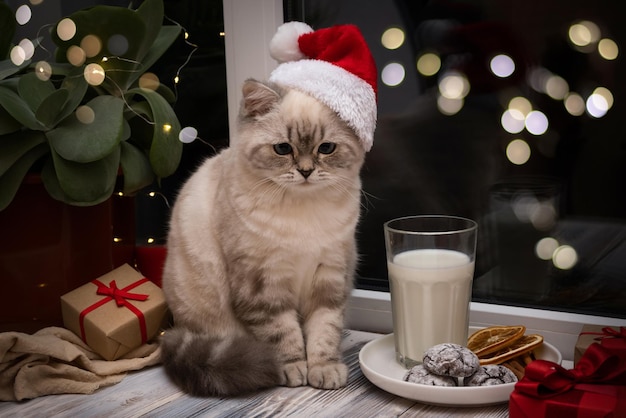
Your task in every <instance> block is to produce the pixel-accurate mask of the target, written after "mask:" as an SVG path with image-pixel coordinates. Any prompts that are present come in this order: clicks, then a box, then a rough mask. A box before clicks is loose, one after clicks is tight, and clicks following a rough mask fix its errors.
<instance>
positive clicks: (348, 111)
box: [269, 22, 377, 151]
mask: <svg viewBox="0 0 626 418" xmlns="http://www.w3.org/2000/svg"><path fill="white" fill-rule="evenodd" d="M269 49H270V55H271V56H272V58H274V59H275V60H277V61H278V62H279V63H280V65H279V66H278V67H277V68H276V69H275V70H274V71H273V72H272V74H271V75H270V78H269V81H271V82H274V83H276V84H280V85H283V86H286V87H290V88H293V89H296V90H299V91H301V92H303V93H306V94H308V95H310V96H312V97H314V98H316V99H317V100H319V101H320V102H322V103H324V104H325V105H326V106H328V107H330V108H331V109H332V110H334V111H335V112H337V114H338V115H339V117H340V118H341V119H343V120H344V121H345V122H346V123H347V124H348V125H349V126H350V127H351V128H352V129H353V130H354V131H355V133H356V134H357V136H358V137H359V139H360V141H361V144H362V146H363V148H364V149H365V151H369V150H370V149H371V148H372V144H373V141H374V130H375V128H376V95H377V87H376V80H377V72H376V64H375V62H374V58H373V57H372V54H371V52H370V50H369V48H368V47H367V44H366V43H365V39H363V35H361V32H360V31H359V29H358V28H357V27H356V26H354V25H339V26H332V27H330V28H325V29H319V30H317V31H314V30H313V29H311V27H310V26H309V25H307V24H306V23H302V22H288V23H285V24H283V25H281V26H280V27H279V28H278V30H277V31H276V34H275V35H274V37H273V38H272V40H271V42H270V46H269Z"/></svg>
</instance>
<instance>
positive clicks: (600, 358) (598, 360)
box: [511, 343, 626, 418]
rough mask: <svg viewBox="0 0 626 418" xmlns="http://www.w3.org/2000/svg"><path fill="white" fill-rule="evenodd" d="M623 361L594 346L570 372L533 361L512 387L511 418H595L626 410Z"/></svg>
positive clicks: (598, 345) (555, 364) (590, 347)
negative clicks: (519, 417) (523, 417)
mask: <svg viewBox="0 0 626 418" xmlns="http://www.w3.org/2000/svg"><path fill="white" fill-rule="evenodd" d="M624 357H626V353H624V355H618V354H616V353H615V352H614V351H611V350H608V349H606V348H605V347H604V346H602V345H600V344H597V343H594V344H591V345H590V346H589V348H588V349H587V350H586V351H585V354H583V356H582V357H581V359H580V360H579V362H578V364H576V367H574V369H572V370H567V369H565V368H563V367H561V366H560V365H558V364H557V363H553V362H551V361H546V360H535V361H533V362H532V363H530V364H529V365H528V366H526V372H525V375H524V378H523V379H522V380H521V381H519V382H518V383H516V385H515V391H514V392H513V394H512V395H511V405H512V407H511V411H512V413H511V416H512V417H513V416H515V417H518V416H528V417H544V416H545V417H570V416H572V417H574V416H575V417H577V418H596V417H606V416H613V415H611V414H612V413H613V412H618V411H624V410H626V386H624V385H626V361H624ZM525 396H527V397H525ZM513 412H514V413H513Z"/></svg>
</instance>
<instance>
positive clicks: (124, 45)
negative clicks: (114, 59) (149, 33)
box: [107, 34, 128, 55]
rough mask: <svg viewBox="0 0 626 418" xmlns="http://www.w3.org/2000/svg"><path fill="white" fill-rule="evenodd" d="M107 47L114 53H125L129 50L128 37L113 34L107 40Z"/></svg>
mask: <svg viewBox="0 0 626 418" xmlns="http://www.w3.org/2000/svg"><path fill="white" fill-rule="evenodd" d="M107 49H108V50H109V52H110V53H111V54H113V55H124V54H125V53H126V51H128V39H126V37H125V36H124V35H119V34H117V35H112V36H111V37H110V38H109V40H108V41H107Z"/></svg>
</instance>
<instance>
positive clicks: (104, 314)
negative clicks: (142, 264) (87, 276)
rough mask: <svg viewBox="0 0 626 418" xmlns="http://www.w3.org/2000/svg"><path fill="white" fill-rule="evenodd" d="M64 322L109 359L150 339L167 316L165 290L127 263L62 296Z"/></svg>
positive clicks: (121, 354) (115, 357)
mask: <svg viewBox="0 0 626 418" xmlns="http://www.w3.org/2000/svg"><path fill="white" fill-rule="evenodd" d="M61 310H62V315H63V323H64V325H65V327H66V328H68V329H70V330H71V331H73V332H74V333H75V334H76V335H78V336H79V337H80V338H82V340H83V341H84V342H85V343H86V344H87V345H89V347H91V348H92V349H93V350H94V351H95V352H97V353H98V354H100V355H101V356H102V357H103V358H105V359H106V360H115V359H118V358H120V357H121V356H123V355H124V354H126V353H128V352H129V351H131V350H133V349H134V348H137V347H139V346H140V345H142V344H144V343H146V342H147V341H149V340H151V339H152V338H153V337H155V336H156V334H157V333H158V332H159V329H160V328H161V324H162V322H163V319H164V318H165V315H166V313H167V304H166V302H165V297H164V295H163V291H162V290H161V288H159V287H158V286H157V285H155V284H154V283H152V282H151V281H150V280H148V279H147V278H145V277H143V275H141V274H140V273H139V272H137V271H136V270H135V269H133V268H132V267H131V266H129V265H128V264H124V265H122V266H121V267H119V268H117V269H115V270H113V271H111V272H110V273H108V274H105V275H104V276H101V277H99V278H98V279H96V280H93V281H91V282H89V283H87V284H85V285H83V286H81V287H79V288H77V289H74V290H73V291H71V292H69V293H66V294H65V295H63V296H62V297H61Z"/></svg>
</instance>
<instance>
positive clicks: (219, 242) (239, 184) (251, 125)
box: [162, 80, 365, 396]
mask: <svg viewBox="0 0 626 418" xmlns="http://www.w3.org/2000/svg"><path fill="white" fill-rule="evenodd" d="M236 136H237V138H236V141H234V144H233V145H232V146H231V147H230V148H228V149H226V150H224V151H222V152H221V153H219V154H218V155H217V156H215V157H213V158H211V159H208V160H207V161H206V162H205V163H204V164H203V165H201V166H200V167H199V169H198V170H197V171H196V172H195V173H194V174H193V175H192V177H191V178H190V179H189V180H188V181H187V183H186V184H185V185H184V187H183V188H182V190H181V192H180V195H179V196H178V199H177V201H176V204H175V206H174V209H173V212H172V218H171V224H170V232H169V238H168V257H167V261H166V265H165V269H164V274H163V279H164V282H163V288H164V291H165V294H166V297H167V301H168V303H169V306H170V309H171V311H172V313H173V315H174V321H175V326H174V328H172V329H170V330H167V331H166V333H165V335H164V336H163V339H162V348H163V357H162V358H163V361H164V364H165V368H166V371H167V373H168V375H169V376H170V377H171V378H172V379H173V380H174V381H175V382H176V383H177V384H178V385H180V386H181V387H182V388H183V389H184V390H186V391H187V392H189V393H191V394H194V395H201V396H208V395H233V394H239V393H243V392H249V391H253V390H257V389H260V388H263V387H268V386H274V385H286V386H300V385H306V384H309V385H311V386H314V387H317V388H324V389H336V388H339V387H342V386H344V385H345V384H346V381H347V367H346V366H345V364H343V362H342V358H341V352H340V349H339V345H340V342H341V334H342V329H343V312H344V306H345V302H346V298H347V296H348V294H349V291H350V289H351V286H352V280H353V275H354V270H355V266H356V262H357V251H356V245H355V229H356V225H357V222H358V219H359V208H360V193H361V181H360V178H359V171H360V169H361V166H362V164H363V161H364V158H365V150H364V148H363V146H362V145H361V144H360V143H359V139H358V137H357V136H356V134H355V133H354V131H353V130H352V129H351V128H350V127H349V126H348V125H347V124H346V123H345V122H344V121H343V120H342V119H340V118H339V117H338V116H337V114H336V113H335V112H333V111H332V110H330V109H329V108H328V107H326V106H325V105H323V104H322V103H321V102H319V101H317V100H316V99H314V98H312V97H311V96H308V95H306V94H304V93H301V92H299V91H296V90H292V89H286V88H283V87H279V86H277V85H273V84H264V83H260V82H257V81H254V80H248V81H247V82H246V83H245V84H244V86H243V101H242V106H241V110H240V115H239V120H238V130H237V133H236Z"/></svg>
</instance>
